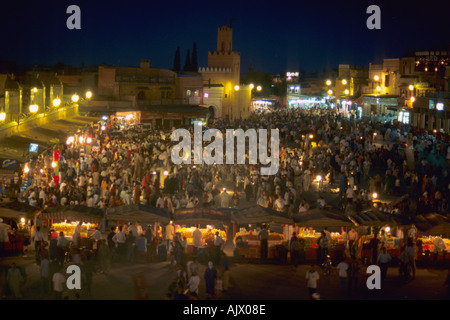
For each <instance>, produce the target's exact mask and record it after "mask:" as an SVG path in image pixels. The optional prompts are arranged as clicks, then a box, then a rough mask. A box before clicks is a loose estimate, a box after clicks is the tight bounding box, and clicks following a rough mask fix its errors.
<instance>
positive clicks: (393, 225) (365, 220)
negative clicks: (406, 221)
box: [348, 208, 403, 260]
mask: <svg viewBox="0 0 450 320" xmlns="http://www.w3.org/2000/svg"><path fill="white" fill-rule="evenodd" d="M348 218H349V219H350V220H351V221H352V222H353V223H354V224H355V225H356V226H357V231H358V234H359V241H358V249H359V257H360V258H361V259H362V260H365V259H366V258H369V257H371V255H372V248H371V246H370V244H371V241H372V239H374V237H375V234H377V236H378V239H380V237H379V234H380V232H381V231H382V230H384V232H385V235H386V240H387V244H386V248H387V251H388V253H389V254H390V255H391V256H392V257H398V256H399V255H400V246H401V245H403V239H400V238H398V237H397V232H396V231H397V228H398V227H399V226H401V225H403V223H402V222H401V221H402V220H403V219H402V217H401V216H400V215H392V214H389V213H386V212H383V211H380V210H378V209H377V208H371V209H369V210H364V211H361V212H358V213H356V214H354V215H351V216H349V217H348Z"/></svg>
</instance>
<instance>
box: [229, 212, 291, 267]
mask: <svg viewBox="0 0 450 320" xmlns="http://www.w3.org/2000/svg"><path fill="white" fill-rule="evenodd" d="M232 219H233V222H234V224H233V234H234V244H235V246H236V247H237V248H238V250H239V255H240V256H241V257H244V258H260V257H261V241H260V240H259V239H258V233H259V230H260V227H261V225H262V224H268V225H269V240H268V253H267V257H268V258H269V259H270V258H277V257H278V254H279V253H278V249H277V246H280V245H283V243H284V242H285V241H286V238H285V236H284V234H282V233H279V232H274V231H273V230H271V228H270V226H271V225H273V224H279V225H282V226H284V225H292V224H293V220H292V218H289V217H288V216H287V215H286V214H284V213H282V212H278V211H275V210H272V209H269V208H265V207H262V206H259V205H256V206H252V207H249V208H244V209H241V210H238V211H236V212H234V213H233V215H232ZM236 226H237V227H239V231H238V232H234V230H235V229H236Z"/></svg>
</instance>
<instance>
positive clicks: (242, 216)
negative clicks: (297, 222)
mask: <svg viewBox="0 0 450 320" xmlns="http://www.w3.org/2000/svg"><path fill="white" fill-rule="evenodd" d="M232 219H233V221H235V222H236V223H237V224H252V223H279V224H292V223H294V221H293V220H292V218H290V217H288V216H287V215H286V214H284V213H282V212H278V211H276V210H272V209H269V208H265V207H261V206H258V205H256V206H251V207H248V208H244V209H241V210H239V211H237V212H234V213H233V216H232Z"/></svg>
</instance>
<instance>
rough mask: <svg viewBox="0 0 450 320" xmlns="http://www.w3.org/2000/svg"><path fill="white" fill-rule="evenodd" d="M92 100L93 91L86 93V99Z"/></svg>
mask: <svg viewBox="0 0 450 320" xmlns="http://www.w3.org/2000/svg"><path fill="white" fill-rule="evenodd" d="M90 98H92V92H91V91H87V92H86V99H90Z"/></svg>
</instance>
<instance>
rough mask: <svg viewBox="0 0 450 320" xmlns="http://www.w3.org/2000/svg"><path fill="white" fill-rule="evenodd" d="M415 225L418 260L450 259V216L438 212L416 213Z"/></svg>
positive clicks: (433, 261)
mask: <svg viewBox="0 0 450 320" xmlns="http://www.w3.org/2000/svg"><path fill="white" fill-rule="evenodd" d="M414 225H415V226H416V227H417V231H418V232H417V241H416V244H417V250H418V260H423V261H424V263H427V262H428V263H436V262H449V261H450V218H449V217H447V216H444V215H441V214H438V213H428V214H424V215H418V216H416V217H415V219H414Z"/></svg>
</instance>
